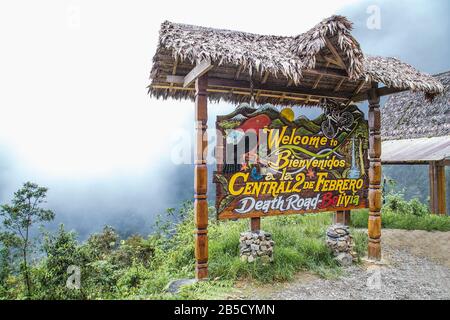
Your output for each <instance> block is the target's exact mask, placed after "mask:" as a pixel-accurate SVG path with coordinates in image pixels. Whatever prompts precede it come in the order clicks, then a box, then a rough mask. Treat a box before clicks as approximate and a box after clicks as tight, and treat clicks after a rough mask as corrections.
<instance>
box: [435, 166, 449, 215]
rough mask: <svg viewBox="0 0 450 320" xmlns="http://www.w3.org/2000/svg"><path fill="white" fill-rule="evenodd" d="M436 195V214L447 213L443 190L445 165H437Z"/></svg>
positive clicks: (445, 196)
mask: <svg viewBox="0 0 450 320" xmlns="http://www.w3.org/2000/svg"><path fill="white" fill-rule="evenodd" d="M437 180H438V181H437V189H438V190H437V195H438V214H441V215H447V203H446V202H447V193H446V190H445V185H446V182H445V165H444V164H443V163H438V165H437Z"/></svg>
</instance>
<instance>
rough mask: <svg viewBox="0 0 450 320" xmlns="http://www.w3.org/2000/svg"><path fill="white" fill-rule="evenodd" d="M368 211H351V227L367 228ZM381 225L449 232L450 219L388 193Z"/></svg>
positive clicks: (415, 201)
mask: <svg viewBox="0 0 450 320" xmlns="http://www.w3.org/2000/svg"><path fill="white" fill-rule="evenodd" d="M368 217H369V212H368V210H356V211H352V217H351V220H352V225H353V227H355V228H367V220H368ZM381 225H382V227H383V228H387V229H404V230H425V231H450V217H449V216H440V215H434V214H431V213H430V211H429V209H428V206H427V205H426V204H424V203H421V202H420V201H419V200H418V199H412V200H409V201H407V200H405V199H404V198H403V195H401V194H398V193H389V194H387V195H386V203H385V205H384V206H383V208H382V212H381Z"/></svg>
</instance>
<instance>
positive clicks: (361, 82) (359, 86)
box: [353, 80, 366, 96]
mask: <svg viewBox="0 0 450 320" xmlns="http://www.w3.org/2000/svg"><path fill="white" fill-rule="evenodd" d="M365 84H366V80H361V81H360V82H359V84H358V87H357V88H356V90H355V91H354V92H353V96H356V95H358V93H360V92H361V89H362V88H363V87H364V85H365Z"/></svg>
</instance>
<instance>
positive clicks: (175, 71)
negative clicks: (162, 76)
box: [170, 57, 178, 87]
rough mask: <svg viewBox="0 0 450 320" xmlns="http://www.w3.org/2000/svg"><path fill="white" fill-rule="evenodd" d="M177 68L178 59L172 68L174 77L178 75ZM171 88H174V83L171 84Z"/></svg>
mask: <svg viewBox="0 0 450 320" xmlns="http://www.w3.org/2000/svg"><path fill="white" fill-rule="evenodd" d="M177 66H178V57H177V58H176V59H175V62H174V63H173V67H172V75H176V74H177ZM170 86H171V87H172V86H173V82H171V83H170Z"/></svg>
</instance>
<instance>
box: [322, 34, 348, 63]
mask: <svg viewBox="0 0 450 320" xmlns="http://www.w3.org/2000/svg"><path fill="white" fill-rule="evenodd" d="M325 43H326V46H327V48H328V50H330V52H331V53H332V54H333V56H334V57H335V58H336V62H337V63H338V65H339V66H340V67H342V68H344V69H347V67H346V66H345V63H344V60H342V58H341V56H340V55H339V53H338V51H337V50H336V48H335V47H334V45H333V44H332V43H331V41H330V39H328V38H327V37H325Z"/></svg>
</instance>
